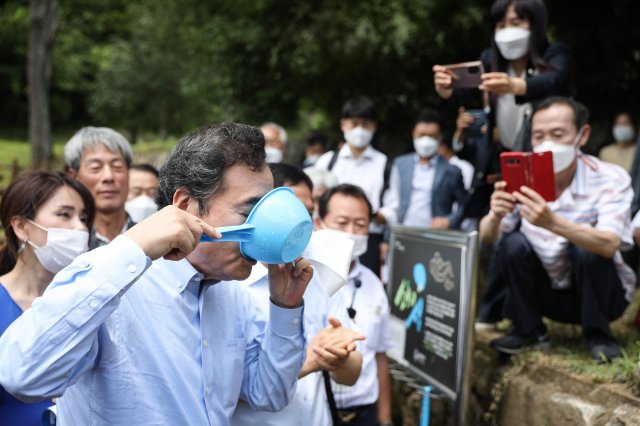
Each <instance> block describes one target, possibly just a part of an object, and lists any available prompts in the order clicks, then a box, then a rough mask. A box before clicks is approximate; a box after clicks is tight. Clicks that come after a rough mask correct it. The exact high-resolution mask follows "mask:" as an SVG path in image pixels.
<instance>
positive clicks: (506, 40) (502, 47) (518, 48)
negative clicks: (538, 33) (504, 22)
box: [493, 27, 531, 61]
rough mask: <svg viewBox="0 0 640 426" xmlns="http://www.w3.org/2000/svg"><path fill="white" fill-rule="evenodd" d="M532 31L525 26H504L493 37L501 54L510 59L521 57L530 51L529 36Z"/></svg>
mask: <svg viewBox="0 0 640 426" xmlns="http://www.w3.org/2000/svg"><path fill="white" fill-rule="evenodd" d="M530 36H531V31H529V30H525V29H524V28H517V27H511V28H503V29H501V30H498V31H496V33H495V35H494V36H493V39H494V40H495V42H496V45H497V46H498V50H499V51H500V54H502V56H504V58H505V59H506V60H508V61H513V60H514V59H520V58H522V57H523V56H524V55H526V54H527V52H528V51H529V37H530Z"/></svg>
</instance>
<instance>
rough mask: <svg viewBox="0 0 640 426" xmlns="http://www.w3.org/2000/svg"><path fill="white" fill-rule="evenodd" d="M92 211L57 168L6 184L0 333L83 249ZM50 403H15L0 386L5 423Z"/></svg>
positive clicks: (25, 420) (29, 418) (77, 186)
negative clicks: (53, 170)
mask: <svg viewBox="0 0 640 426" xmlns="http://www.w3.org/2000/svg"><path fill="white" fill-rule="evenodd" d="M93 216H94V203H93V198H92V197H91V193H90V192H89V191H88V190H87V189H86V188H85V187H84V186H83V185H82V184H81V183H79V182H78V181H76V180H74V179H71V178H70V177H68V176H66V175H64V174H62V173H59V172H48V171H43V170H34V171H29V172H26V173H24V174H22V175H21V176H20V177H18V178H17V179H16V180H15V181H14V182H12V183H11V184H10V185H9V187H8V188H7V190H6V191H5V193H4V196H3V197H2V202H1V203H0V220H1V221H2V226H3V228H4V235H5V243H4V245H3V246H2V247H0V334H2V333H3V332H4V331H5V330H6V328H7V327H8V326H9V325H10V324H11V323H12V322H13V321H15V320H16V319H17V318H18V317H19V316H20V315H22V313H23V311H25V310H26V309H29V308H30V307H31V304H32V303H33V301H34V300H35V299H36V298H37V297H39V296H41V295H42V293H44V290H45V288H46V287H47V285H48V284H49V283H50V282H51V280H52V279H53V276H54V275H55V274H56V273H57V272H59V271H60V270H62V269H63V268H64V267H65V266H67V265H68V264H69V263H71V261H72V260H73V259H74V258H75V257H76V256H78V255H79V254H81V253H83V252H85V251H86V250H87V247H88V242H89V232H88V231H89V228H90V226H91V222H92V221H93ZM50 405H51V402H50V401H43V402H39V403H35V404H27V403H24V402H21V401H19V400H17V399H15V398H14V397H13V396H11V395H10V394H8V393H7V392H6V391H5V390H4V389H3V388H2V387H0V419H3V422H5V421H6V422H7V423H6V424H16V425H17V424H20V425H40V424H42V420H41V419H42V413H43V411H44V410H45V409H46V408H47V407H49V406H50ZM3 424H4V423H3Z"/></svg>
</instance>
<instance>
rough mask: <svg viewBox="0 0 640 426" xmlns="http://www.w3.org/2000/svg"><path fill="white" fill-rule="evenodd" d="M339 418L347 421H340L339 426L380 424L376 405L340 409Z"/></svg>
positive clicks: (373, 425) (371, 425) (372, 425)
mask: <svg viewBox="0 0 640 426" xmlns="http://www.w3.org/2000/svg"><path fill="white" fill-rule="evenodd" d="M338 413H339V417H342V418H344V419H345V420H346V421H340V422H339V423H338V425H339V426H346V425H349V426H375V425H377V424H378V410H377V408H376V404H369V405H360V406H357V407H349V408H340V409H338Z"/></svg>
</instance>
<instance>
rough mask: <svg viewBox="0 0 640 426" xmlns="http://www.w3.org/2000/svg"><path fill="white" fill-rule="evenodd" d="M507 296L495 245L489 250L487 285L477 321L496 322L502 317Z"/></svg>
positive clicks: (497, 249) (498, 250) (498, 254)
mask: <svg viewBox="0 0 640 426" xmlns="http://www.w3.org/2000/svg"><path fill="white" fill-rule="evenodd" d="M506 296H507V284H506V283H505V282H504V278H503V276H502V265H501V261H500V249H499V247H498V246H497V245H496V246H494V247H493V249H492V250H491V257H490V259H489V268H488V269H487V284H486V286H485V288H484V292H483V293H482V299H481V301H480V307H479V308H478V319H480V320H482V321H486V322H497V321H500V320H501V319H502V318H503V317H504V303H505V300H506Z"/></svg>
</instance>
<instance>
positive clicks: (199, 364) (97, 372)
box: [0, 235, 305, 426]
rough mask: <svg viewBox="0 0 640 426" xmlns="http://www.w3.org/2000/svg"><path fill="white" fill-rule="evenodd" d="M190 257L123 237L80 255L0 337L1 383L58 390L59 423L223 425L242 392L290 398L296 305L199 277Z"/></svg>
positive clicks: (22, 390) (260, 403) (20, 389)
mask: <svg viewBox="0 0 640 426" xmlns="http://www.w3.org/2000/svg"><path fill="white" fill-rule="evenodd" d="M201 281H202V274H200V273H199V272H198V271H197V270H196V269H195V268H194V267H193V266H192V265H191V264H190V263H189V262H188V261H187V260H184V259H183V260H181V261H178V262H172V261H167V260H164V259H159V260H157V261H155V262H153V263H151V261H150V260H149V258H148V257H147V256H145V254H144V252H143V251H142V250H141V249H140V248H139V247H138V246H137V245H136V244H134V243H133V242H132V241H131V240H130V239H129V238H127V237H126V236H123V235H121V236H119V237H117V238H116V239H115V240H114V241H113V242H112V243H110V244H108V245H106V246H104V247H101V248H98V249H95V250H93V251H91V252H89V253H85V254H83V255H81V256H79V257H78V258H77V259H76V260H75V261H74V262H73V263H72V264H71V265H70V266H68V267H67V268H65V269H63V270H62V271H60V272H59V273H58V274H57V275H56V276H55V277H54V280H53V282H52V283H51V284H50V285H49V287H48V288H47V290H46V291H45V293H44V295H43V296H42V297H40V298H37V299H36V300H35V301H34V303H33V305H32V307H31V309H28V310H27V311H25V313H24V314H23V315H22V316H21V317H20V318H19V319H18V320H16V321H15V322H14V323H13V324H12V325H11V326H10V327H9V328H8V329H7V331H6V332H5V333H4V334H3V335H2V337H1V338H0V360H2V362H0V384H2V386H3V387H4V388H5V389H6V390H7V391H9V392H11V393H13V394H15V395H17V396H20V397H22V398H23V399H26V400H39V399H45V398H46V399H50V398H52V397H59V396H61V395H63V394H64V396H62V397H61V398H59V399H58V405H57V408H58V421H59V424H63V425H127V426H130V425H207V424H215V425H226V424H229V418H230V417H231V414H232V413H233V410H234V409H235V406H236V404H237V402H238V399H239V398H242V399H244V400H245V401H248V402H249V403H250V404H251V405H252V406H254V407H256V408H261V409H265V410H272V411H275V410H280V409H282V408H283V407H284V406H285V405H286V404H287V403H288V402H289V400H290V399H291V397H292V395H293V392H294V388H295V383H296V380H297V377H298V373H299V371H300V367H301V365H302V360H303V357H304V344H305V341H304V336H303V333H302V324H301V320H302V314H303V309H302V308H298V309H282V308H279V307H277V306H275V305H273V304H271V306H270V307H269V310H270V315H269V316H270V323H269V325H268V326H267V324H266V322H265V319H264V317H263V316H262V315H261V310H260V309H259V308H257V307H256V306H255V304H254V303H253V299H252V298H251V296H250V295H249V294H248V292H247V291H246V289H244V288H242V287H241V286H239V285H237V284H235V283H230V282H219V283H217V284H206V283H202V282H201Z"/></svg>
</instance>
